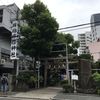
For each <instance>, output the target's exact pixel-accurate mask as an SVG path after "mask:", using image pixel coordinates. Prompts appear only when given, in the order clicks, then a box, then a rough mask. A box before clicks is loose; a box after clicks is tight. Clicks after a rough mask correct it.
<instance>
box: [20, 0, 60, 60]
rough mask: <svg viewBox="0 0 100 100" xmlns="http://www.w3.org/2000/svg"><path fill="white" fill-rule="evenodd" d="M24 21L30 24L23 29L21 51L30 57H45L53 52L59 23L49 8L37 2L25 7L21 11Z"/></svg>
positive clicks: (37, 0)
mask: <svg viewBox="0 0 100 100" xmlns="http://www.w3.org/2000/svg"><path fill="white" fill-rule="evenodd" d="M21 14H22V20H25V21H26V22H27V23H28V26H23V27H22V28H21V34H22V36H24V38H23V39H21V43H20V46H21V51H22V53H24V54H25V55H29V56H30V57H32V58H33V57H35V58H36V57H41V56H42V57H43V56H46V55H47V54H48V53H50V51H51V50H52V44H53V42H52V41H54V39H55V36H56V33H57V30H58V26H59V25H58V23H57V22H56V19H55V18H54V17H52V16H51V13H50V12H49V10H48V9H47V7H46V6H45V5H44V4H43V3H42V2H40V0H36V2H35V3H34V4H28V5H26V4H25V5H24V7H23V9H22V10H21Z"/></svg>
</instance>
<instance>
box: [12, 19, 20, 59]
mask: <svg viewBox="0 0 100 100" xmlns="http://www.w3.org/2000/svg"><path fill="white" fill-rule="evenodd" d="M19 34H20V26H19V22H18V21H13V23H12V36H11V52H10V59H19Z"/></svg>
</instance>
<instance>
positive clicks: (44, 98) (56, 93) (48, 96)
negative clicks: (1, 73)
mask: <svg viewBox="0 0 100 100" xmlns="http://www.w3.org/2000/svg"><path fill="white" fill-rule="evenodd" d="M0 96H5V97H12V98H28V99H37V100H100V95H93V94H81V93H65V92H64V90H63V89H62V87H47V88H42V89H34V90H31V91H27V92H8V94H7V95H0Z"/></svg>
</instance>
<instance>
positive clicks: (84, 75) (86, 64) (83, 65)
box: [79, 59, 91, 89]
mask: <svg viewBox="0 0 100 100" xmlns="http://www.w3.org/2000/svg"><path fill="white" fill-rule="evenodd" d="M90 77H91V63H90V61H89V60H86V59H81V60H80V61H79V88H81V89H88V88H89V87H88V83H89V81H90Z"/></svg>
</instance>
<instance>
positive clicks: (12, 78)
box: [8, 75, 16, 91]
mask: <svg viewBox="0 0 100 100" xmlns="http://www.w3.org/2000/svg"><path fill="white" fill-rule="evenodd" d="M15 83H16V76H14V75H10V80H9V83H8V87H9V91H13V90H15Z"/></svg>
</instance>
